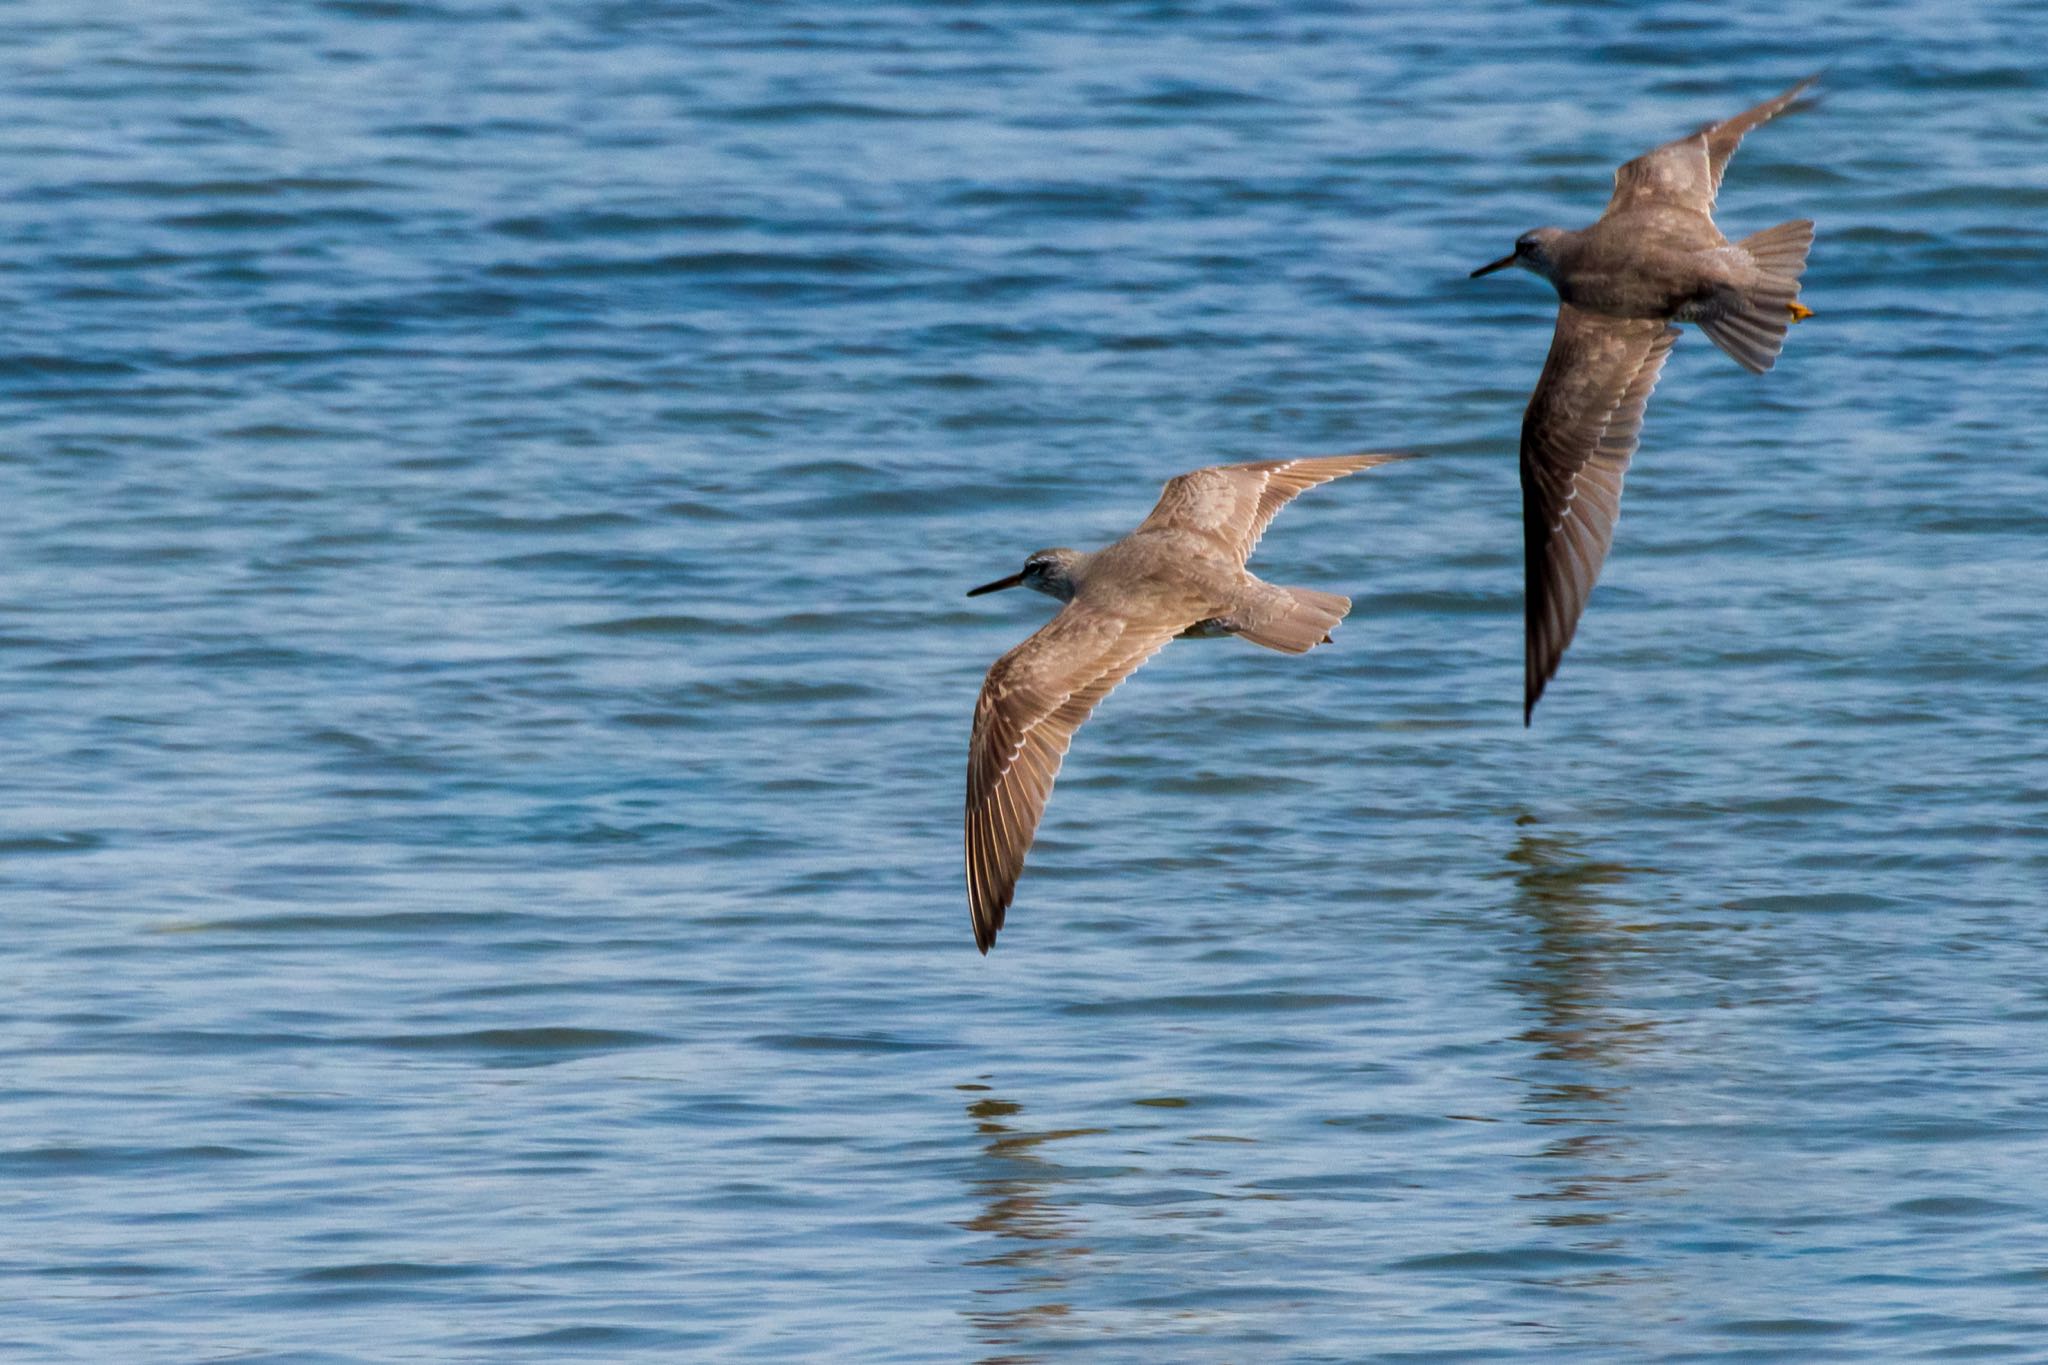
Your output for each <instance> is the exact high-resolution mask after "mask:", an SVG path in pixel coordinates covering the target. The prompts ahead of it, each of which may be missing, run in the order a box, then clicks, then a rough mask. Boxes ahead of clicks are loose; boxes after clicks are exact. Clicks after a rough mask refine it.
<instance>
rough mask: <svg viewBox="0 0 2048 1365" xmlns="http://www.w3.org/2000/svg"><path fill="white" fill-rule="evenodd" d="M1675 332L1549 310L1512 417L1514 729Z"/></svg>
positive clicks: (1528, 711) (1561, 624)
mask: <svg viewBox="0 0 2048 1365" xmlns="http://www.w3.org/2000/svg"><path fill="white" fill-rule="evenodd" d="M1677 337H1678V329H1677V328H1676V327H1672V326H1670V325H1668V324H1667V323H1665V322H1663V321H1661V320H1659V319H1656V318H1610V317H1604V316H1602V315H1600V314H1597V313H1586V312H1581V311H1580V310H1579V309H1577V308H1574V307H1572V306H1571V305H1570V304H1564V305H1562V306H1560V307H1559V308H1558V310H1557V331H1556V333H1555V334H1554V335H1553V336H1552V337H1551V340H1550V358H1549V359H1547V360H1545V361H1544V362H1543V375H1542V377H1541V378H1540V379H1538V380H1537V381H1536V391H1535V393H1533V394H1531V395H1530V397H1529V408H1528V411H1527V412H1526V413H1524V414H1523V416H1522V554H1523V572H1524V584H1523V611H1524V656H1523V679H1522V680H1523V690H1522V723H1523V724H1524V725H1527V724H1528V723H1529V718H1530V716H1531V715H1532V714H1533V713H1534V712H1535V710H1536V699H1537V698H1538V697H1540V696H1542V695H1543V688H1544V685H1545V684H1546V683H1548V682H1549V681H1550V678H1551V675H1552V674H1554V673H1555V672H1557V665H1558V661H1559V660H1560V659H1562V658H1563V657H1564V651H1565V647H1566V646H1567V645H1569V644H1570V643H1571V642H1572V635H1573V633H1574V632H1575V631H1577V630H1578V627H1579V616H1580V613H1582V612H1584V611H1585V609H1586V598H1587V597H1588V596H1589V595H1590V594H1591V593H1592V591H1593V581H1594V580H1595V579H1596V578H1598V577H1599V576H1600V565H1601V563H1602V562H1603V561H1605V560H1606V558H1607V547H1608V546H1609V545H1610V544H1611V543H1612V542H1613V540H1614V523H1615V522H1616V520H1618V519H1619V517H1620V515H1621V480H1622V475H1623V474H1625V473H1627V472H1628V462H1629V457H1630V456H1632V455H1634V454H1635V452H1636V441H1637V438H1638V436H1639V435H1640V434H1641V432H1642V429H1643V406H1644V404H1646V403H1647V402H1648V401H1649V398H1650V390H1651V389H1653V388H1655V387H1656V386H1657V374H1658V371H1660V370H1662V369H1663V368H1664V358H1665V356H1667V355H1669V354H1670V352H1671V343H1672V342H1673V341H1674V340H1676V339H1677Z"/></svg>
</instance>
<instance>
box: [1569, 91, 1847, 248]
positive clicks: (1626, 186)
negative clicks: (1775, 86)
mask: <svg viewBox="0 0 2048 1365" xmlns="http://www.w3.org/2000/svg"><path fill="white" fill-rule="evenodd" d="M1819 79H1820V77H1818V76H1808V77H1807V78H1806V79H1805V80H1803V81H1801V82H1799V83H1798V84H1797V85H1795V86H1793V87H1792V88H1791V89H1790V90H1787V91H1786V92H1785V93H1784V94H1782V95H1778V96H1775V97H1773V98H1771V99H1767V100H1765V101H1764V102H1763V103H1762V104H1759V105H1757V106H1756V107H1755V108H1754V109H1745V110H1744V111H1743V112H1741V113H1739V114H1737V115H1736V116H1735V117H1733V118H1727V119H1722V120H1721V121H1720V122H1719V123H1710V124H1708V125H1707V126H1706V127H1704V128H1702V129H1700V130H1699V131H1698V132H1696V133H1689V134H1687V135H1686V136H1685V137H1682V138H1678V139H1677V140H1675V141H1672V142H1667V143H1665V144H1664V145H1663V146H1661V147H1658V148H1656V149H1654V150H1652V151H1648V152H1644V153H1643V154H1642V155H1641V156H1639V157H1637V158H1636V159H1635V160H1633V161H1631V162H1628V163H1627V164H1626V165H1624V166H1623V167H1622V168H1621V169H1620V170H1618V171H1616V172H1615V173H1614V197H1613V198H1612V199H1610V200H1608V201H1607V212H1609V213H1613V212H1615V211H1616V210H1618V209H1623V208H1634V207H1638V206H1640V205H1643V204H1646V203H1664V204H1676V205H1678V206H1679V207H1681V208H1689V209H1693V210H1695V211H1697V212H1699V213H1707V214H1711V213H1712V212H1713V211H1714V197H1715V196H1716V195H1717V194H1719V193H1720V190H1721V176H1722V174H1723V173H1724V172H1726V171H1727V169H1728V159H1729V158H1730V157H1732V156H1734V155H1735V149H1736V148H1737V147H1739V146H1740V145H1742V138H1743V135H1744V134H1745V133H1747V132H1749V131H1750V130H1751V129H1752V128H1755V127H1758V126H1759V125H1761V124H1764V123H1768V122H1770V120H1772V119H1773V118H1776V117H1777V116H1778V115H1779V114H1782V113H1784V112H1785V110H1786V109H1788V108H1790V107H1791V105H1792V102H1793V101H1794V100H1796V99H1798V98H1799V96H1800V95H1801V93H1803V92H1804V91H1805V89H1806V88H1807V87H1808V86H1810V85H1812V84H1813V83H1814V82H1815V81H1816V80H1819Z"/></svg>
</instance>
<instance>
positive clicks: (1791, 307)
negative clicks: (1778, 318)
mask: <svg viewBox="0 0 2048 1365" xmlns="http://www.w3.org/2000/svg"><path fill="white" fill-rule="evenodd" d="M1785 311H1786V312H1788V313H1790V314H1791V315H1792V321H1794V322H1804V321H1806V320H1807V319H1808V318H1810V317H1812V316H1813V310H1812V309H1811V308H1808V307H1807V306H1806V305H1805V304H1803V303H1788V304H1786V305H1785Z"/></svg>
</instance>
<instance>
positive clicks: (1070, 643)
mask: <svg viewBox="0 0 2048 1365" xmlns="http://www.w3.org/2000/svg"><path fill="white" fill-rule="evenodd" d="M1188 624H1190V623H1189V622H1186V621H1181V622H1175V623H1172V624H1163V623H1154V622H1145V623H1139V622H1134V621H1129V620H1125V619H1124V618H1122V617H1119V616H1113V615H1111V614H1109V613H1107V612H1104V611H1101V610H1099V609H1096V608H1092V607H1086V606H1083V605H1081V604H1080V603H1078V602H1075V603H1069V604H1068V605H1067V606H1066V607H1065V608H1064V609H1063V610H1062V611H1061V612H1060V614H1059V615H1057V616H1055V617H1053V618H1052V620H1050V621H1048V622H1047V623H1046V624H1045V627H1044V628H1043V629H1041V630H1040V631H1039V632H1038V633H1037V634H1036V635H1033V636H1032V637H1031V638H1030V639H1028V640H1026V641H1025V642H1024V643H1023V644H1021V645H1018V646H1017V647H1016V648H1015V649H1013V650H1011V651H1010V652H1009V653H1008V654H1005V655H1004V656H1003V657H1002V658H1000V659H998V660H996V662H995V664H994V666H993V667H991V668H990V669H989V671H988V679H987V681H986V682H984V683H983V684H982V685H981V697H980V699H979V700H977V701H976V702H975V704H974V735H973V738H972V739H970V740H969V741H968V751H967V904H968V908H969V910H971V911H972V913H973V917H974V945H975V946H976V947H977V948H979V949H981V951H982V952H984V953H986V952H987V951H988V950H989V946H990V945H991V944H993V943H994V942H995V941H996V931H997V930H999V929H1001V928H1002V927H1003V915H1004V912H1005V911H1006V910H1008V909H1009V906H1010V898H1011V896H1012V895H1013V894H1014V893H1015V891H1016V888H1017V875H1018V873H1020V872H1021V871H1022V870H1023V868H1024V854H1025V851H1026V850H1028V849H1029V848H1030V847H1031V840H1032V836H1033V835H1035V834H1036V833H1037V832H1038V821H1039V818H1040V817H1041V816H1042V815H1044V814H1045V802H1046V798H1047V797H1049V796H1050V795H1052V782H1053V778H1054V777H1055V776H1057V775H1058V773H1059V770H1060V760H1061V759H1062V758H1064V757H1065V756H1066V752H1067V746H1068V744H1070V743H1071V742H1072V741H1073V738H1074V731H1076V730H1078V729H1080V728H1081V722H1082V721H1084V720H1086V719H1088V713H1089V712H1091V711H1093V710H1094V709H1095V704H1096V703H1097V702H1099V701H1101V700H1102V699H1103V698H1104V697H1106V696H1108V695H1109V693H1110V692H1111V690H1113V689H1114V688H1115V687H1116V685H1117V684H1118V683H1120V682H1122V681H1123V680H1124V679H1125V678H1127V677H1129V676H1130V675H1131V673H1132V671H1133V670H1134V669H1136V668H1137V667H1138V665H1139V664H1142V663H1144V662H1145V660H1147V659H1149V658H1151V657H1152V656H1153V655H1154V654H1157V653H1158V652H1159V650H1160V648H1161V647H1162V646H1163V645H1165V643H1166V642H1167V641H1168V640H1171V639H1172V638H1173V637H1174V636H1175V635H1176V634H1178V633H1179V632H1180V631H1181V630H1182V629H1183V628H1185V627H1186V626H1187V625H1188Z"/></svg>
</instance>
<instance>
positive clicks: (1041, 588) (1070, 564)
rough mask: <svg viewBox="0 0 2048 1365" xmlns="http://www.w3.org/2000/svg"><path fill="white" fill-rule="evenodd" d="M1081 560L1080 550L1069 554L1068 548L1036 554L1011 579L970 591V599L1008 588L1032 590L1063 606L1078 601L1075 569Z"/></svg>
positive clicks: (1034, 552)
mask: <svg viewBox="0 0 2048 1365" xmlns="http://www.w3.org/2000/svg"><path fill="white" fill-rule="evenodd" d="M1081 559H1082V555H1081V552H1080V551H1079V550H1069V549H1067V548H1065V547H1064V546H1054V547H1053V548H1052V549H1050V550H1033V551H1032V552H1031V554H1030V556H1029V557H1028V558H1027V559H1025V561H1024V567H1023V569H1022V570H1020V571H1019V572H1017V573H1013V574H1011V575H1010V576H1009V577H1008V578H998V579H997V580H996V581H995V582H993V583H984V584H982V585H981V586H980V587H978V588H970V589H969V590H968V592H967V595H968V596H969V597H979V596H981V595H982V594H983V593H985V592H1001V591H1002V590H1003V589H1004V588H1031V589H1034V590H1036V591H1038V592H1042V593H1044V594H1045V595H1046V596H1048V597H1057V598H1059V599H1060V601H1062V602H1071V601H1072V600H1073V598H1074V568H1075V566H1076V565H1078V564H1079V563H1080V562H1081Z"/></svg>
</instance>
